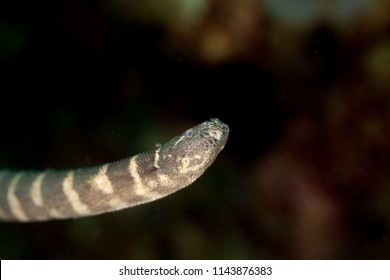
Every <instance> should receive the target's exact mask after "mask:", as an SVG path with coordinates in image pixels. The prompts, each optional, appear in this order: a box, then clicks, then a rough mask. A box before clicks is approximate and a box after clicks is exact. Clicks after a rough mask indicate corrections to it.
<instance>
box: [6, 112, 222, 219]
mask: <svg viewBox="0 0 390 280" xmlns="http://www.w3.org/2000/svg"><path fill="white" fill-rule="evenodd" d="M228 135H229V127H228V126H227V125H226V124H224V123H223V122H221V121H220V120H218V119H211V120H209V121H206V122H203V123H201V124H198V125H196V126H194V127H192V128H191V129H188V130H187V131H185V132H184V133H183V134H181V135H180V136H177V137H175V138H173V139H171V140H170V141H168V142H167V143H165V144H163V145H157V146H156V148H155V149H154V150H152V151H149V152H145V153H140V154H137V155H135V156H132V157H128V158H124V159H122V160H118V161H115V162H112V163H106V164H103V165H100V166H95V167H86V168H79V169H71V170H44V171H14V170H0V220H2V221H18V222H33V221H47V220H54V219H65V218H79V217H84V216H91V215H96V214H101V213H106V212H111V211H116V210H120V209H124V208H128V207H132V206H136V205H139V204H143V203H147V202H150V201H153V200H156V199H159V198H162V197H165V196H167V195H169V194H171V193H173V192H175V191H177V190H179V189H182V188H184V187H186V186H188V185H190V184H191V183H192V182H194V181H195V180H196V179H197V178H199V177H200V176H201V175H202V174H203V172H204V171H205V170H206V169H207V168H208V167H209V166H210V165H211V163H212V162H213V161H214V160H215V158H216V157H217V155H218V154H219V152H220V151H221V150H222V149H223V148H224V146H225V143H226V141H227V138H228Z"/></svg>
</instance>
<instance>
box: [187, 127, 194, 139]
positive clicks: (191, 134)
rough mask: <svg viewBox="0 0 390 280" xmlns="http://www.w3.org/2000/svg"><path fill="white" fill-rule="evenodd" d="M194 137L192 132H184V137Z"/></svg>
mask: <svg viewBox="0 0 390 280" xmlns="http://www.w3.org/2000/svg"><path fill="white" fill-rule="evenodd" d="M193 135H194V132H193V131H192V130H191V129H190V130H187V131H186V136H187V137H189V138H191V137H192V136H193Z"/></svg>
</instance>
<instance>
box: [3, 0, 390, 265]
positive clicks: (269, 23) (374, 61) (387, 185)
mask: <svg viewBox="0 0 390 280" xmlns="http://www.w3.org/2000/svg"><path fill="white" fill-rule="evenodd" d="M389 11H390V2H389V1H386V0H341V1H327V0H320V1H309V0H303V1H293V0H279V1H275V0H262V1H260V0H198V1H194V0H145V1H130V0H102V1H91V0H89V1H76V0H67V1H54V0H44V1H3V2H2V3H1V4H0V123H1V126H0V129H1V132H0V167H2V168H16V169H45V168H58V169H62V168H74V167H83V166H89V165H96V164H100V163H105V162H109V161H114V160H117V159H120V158H123V157H127V156H131V155H134V154H136V153H139V152H143V151H146V150H148V149H152V148H153V147H154V146H155V144H156V143H164V142H166V141H168V140H169V139H170V138H172V137H174V136H176V135H178V134H180V133H182V132H183V131H184V130H186V129H187V128H189V127H191V126H193V125H195V124H197V123H199V122H202V121H205V120H207V119H210V118H213V117H217V118H219V119H221V120H222V121H223V122H225V123H227V124H228V125H229V127H230V138H229V140H228V143H227V145H226V147H225V149H224V150H223V152H222V153H221V154H220V155H219V157H218V158H217V160H216V161H215V163H214V164H213V165H212V166H211V167H210V168H209V169H208V170H207V171H206V173H205V174H204V175H203V176H202V177H201V178H200V179H199V180H197V181H196V182H195V183H194V184H192V185H191V186H190V187H188V188H185V189H183V190H181V191H180V192H178V193H175V194H173V195H171V196H169V197H166V198H165V199H162V200H159V201H156V202H153V203H149V204H145V205H142V206H138V207H135V208H130V209H127V210H123V211H119V212H115V213H109V214H104V215H99V216H94V217H88V218H82V219H76V220H63V221H51V222H42V223H27V224H22V223H0V257H1V259H388V258H389V257H390V17H389Z"/></svg>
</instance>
